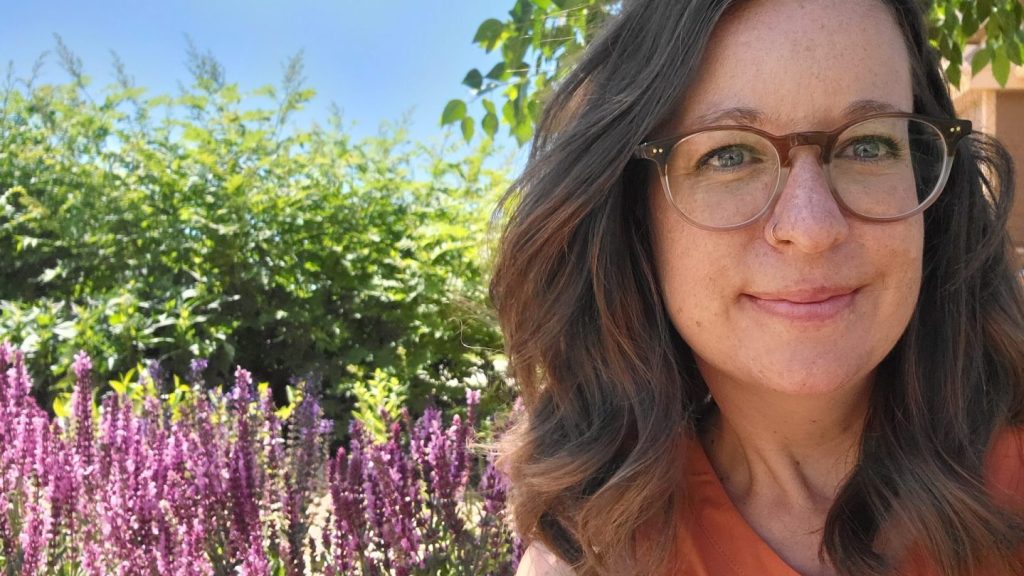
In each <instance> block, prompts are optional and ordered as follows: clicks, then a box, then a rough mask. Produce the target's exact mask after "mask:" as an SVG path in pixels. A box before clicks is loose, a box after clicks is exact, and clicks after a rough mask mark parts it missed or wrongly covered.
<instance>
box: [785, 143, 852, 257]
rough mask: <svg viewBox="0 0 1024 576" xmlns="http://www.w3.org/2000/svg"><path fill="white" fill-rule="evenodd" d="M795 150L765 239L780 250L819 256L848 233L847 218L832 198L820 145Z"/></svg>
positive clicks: (786, 168)
mask: <svg viewBox="0 0 1024 576" xmlns="http://www.w3.org/2000/svg"><path fill="white" fill-rule="evenodd" d="M800 148H801V149H800V150H796V149H794V150H792V151H791V154H790V161H789V165H788V166H785V167H783V168H782V174H781V175H780V177H781V182H780V186H782V189H781V190H780V191H779V196H778V198H777V200H776V202H775V206H774V208H773V209H772V215H771V217H770V218H768V221H767V222H766V223H765V238H766V239H767V240H768V242H769V243H770V244H773V245H775V246H776V247H777V248H784V247H792V248H795V249H797V250H800V251H802V252H806V253H819V252H824V251H826V250H828V249H829V248H831V247H833V246H835V245H836V244H838V243H840V242H842V241H843V239H844V238H846V235H847V234H848V233H849V223H848V222H847V219H846V215H845V214H843V211H842V209H840V207H839V205H838V204H837V203H836V201H835V198H833V197H832V192H831V190H830V189H829V181H828V177H827V176H826V174H825V168H824V167H823V166H822V164H821V161H820V158H819V157H820V154H821V153H820V150H819V149H818V147H817V146H801V147H800Z"/></svg>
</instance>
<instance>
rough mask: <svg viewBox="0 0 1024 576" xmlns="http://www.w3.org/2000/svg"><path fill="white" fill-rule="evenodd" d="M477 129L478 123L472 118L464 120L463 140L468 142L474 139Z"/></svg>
mask: <svg viewBox="0 0 1024 576" xmlns="http://www.w3.org/2000/svg"><path fill="white" fill-rule="evenodd" d="M475 129H476V123H475V122H474V121H473V119H472V118H469V117H466V118H463V119H462V138H463V139H465V141H466V142H469V141H470V140H472V139H473V131H474V130H475Z"/></svg>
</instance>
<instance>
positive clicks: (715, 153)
mask: <svg viewBox="0 0 1024 576" xmlns="http://www.w3.org/2000/svg"><path fill="white" fill-rule="evenodd" d="M752 160H753V158H752V155H751V154H750V152H749V151H748V150H745V149H743V148H742V147H740V146H723V147H721V148H716V149H715V150H712V151H711V152H708V153H707V154H705V155H704V156H703V157H702V158H701V159H700V162H698V166H699V167H701V168H703V167H705V166H709V167H711V168H737V167H739V166H742V165H743V164H744V163H749V162H750V161H752Z"/></svg>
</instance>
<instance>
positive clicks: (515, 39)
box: [441, 0, 1024, 145]
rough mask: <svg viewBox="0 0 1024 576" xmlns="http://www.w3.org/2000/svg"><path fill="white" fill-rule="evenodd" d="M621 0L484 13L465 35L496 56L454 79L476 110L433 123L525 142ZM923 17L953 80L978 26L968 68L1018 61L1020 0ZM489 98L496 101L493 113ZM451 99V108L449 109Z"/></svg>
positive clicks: (969, 3)
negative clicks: (484, 69) (501, 132)
mask: <svg viewBox="0 0 1024 576" xmlns="http://www.w3.org/2000/svg"><path fill="white" fill-rule="evenodd" d="M621 5H622V2H621V0H515V3H514V5H513V6H512V9H511V10H509V12H508V17H507V18H505V19H504V20H498V19H495V18H490V19H488V20H485V21H484V22H482V23H481V24H480V27H479V29H478V30H477V33H476V35H475V36H474V37H473V43H475V44H478V45H479V46H480V47H481V48H483V49H484V51H485V52H487V53H491V52H498V54H499V56H500V60H499V61H498V62H497V63H496V64H495V65H494V66H493V68H491V69H490V71H489V72H488V73H487V74H482V73H481V72H480V70H478V69H476V68H474V69H473V70H470V71H469V73H468V74H466V77H465V79H464V80H463V82H462V83H463V84H464V85H466V86H468V87H469V89H470V92H471V95H472V96H473V98H474V100H477V101H479V102H480V103H481V105H482V107H483V110H482V112H481V113H479V114H478V116H477V118H473V116H471V115H470V114H469V112H468V107H467V105H466V103H465V102H464V101H462V100H452V101H451V102H449V104H448V107H447V108H445V113H444V114H443V115H442V118H441V123H442V124H453V123H455V122H461V123H462V127H463V135H464V137H465V139H466V141H469V140H470V139H471V138H472V136H473V134H474V131H473V130H471V129H470V130H467V129H466V121H467V120H466V119H469V121H470V122H477V121H478V122H479V123H480V125H481V128H482V129H483V132H484V134H485V135H487V136H488V138H490V137H492V136H493V135H494V134H495V133H496V131H497V126H498V124H499V123H500V124H502V125H504V126H506V127H507V128H508V133H509V135H511V136H513V137H514V138H515V139H516V141H517V142H519V144H520V145H523V144H525V143H526V142H527V141H529V139H530V138H531V136H532V135H533V128H534V125H535V124H536V123H537V121H538V119H539V112H540V103H541V102H543V101H544V99H545V96H546V95H547V93H548V92H549V91H550V89H551V87H552V85H553V84H557V83H558V81H559V80H561V79H562V78H563V77H564V76H565V74H566V73H567V72H568V70H569V69H571V68H572V64H573V62H574V61H575V59H576V58H577V57H578V56H579V55H580V53H581V52H582V51H583V49H584V48H585V47H586V45H587V43H588V42H589V41H590V40H591V39H592V38H593V36H594V34H596V33H597V31H598V30H600V28H601V26H602V25H603V24H604V22H605V21H606V20H607V19H608V18H609V17H610V16H613V15H615V14H616V13H618V11H619V10H620V8H621ZM928 17H929V23H930V30H929V35H930V39H931V43H932V44H933V45H934V46H935V47H936V48H937V49H938V50H939V53H940V54H941V55H942V56H943V58H945V59H946V60H947V61H948V64H947V65H946V75H947V77H948V78H949V81H950V82H951V83H953V84H959V82H960V66H961V62H963V59H964V56H963V51H964V47H965V46H966V44H967V42H968V40H970V39H972V37H974V36H976V35H978V33H979V31H982V30H983V31H984V34H983V35H982V38H981V44H980V47H979V50H978V51H977V52H976V53H975V54H974V56H972V60H971V67H972V69H973V70H974V71H975V73H977V72H978V71H980V70H982V69H983V68H984V67H985V66H988V65H991V66H992V72H993V74H994V75H995V77H996V80H997V81H998V82H999V83H1000V84H1001V85H1005V84H1006V82H1007V79H1008V78H1009V70H1010V63H1014V64H1017V65H1021V63H1022V61H1024V4H1022V3H1021V2H1020V0H984V1H978V0H936V1H934V2H931V3H930V8H929V12H928ZM495 101H497V102H499V103H501V114H500V116H499V115H498V114H496V112H495ZM456 103H457V104H456ZM456 105H457V106H458V107H459V108H458V112H460V113H459V114H455V113H454V112H456V111H454V110H451V108H452V107H453V106H456ZM456 116H457V117H456Z"/></svg>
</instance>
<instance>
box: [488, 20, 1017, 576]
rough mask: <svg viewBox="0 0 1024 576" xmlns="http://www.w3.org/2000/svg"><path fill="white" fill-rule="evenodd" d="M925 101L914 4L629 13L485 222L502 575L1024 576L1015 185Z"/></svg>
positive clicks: (998, 162) (553, 110) (992, 148)
mask: <svg viewBox="0 0 1024 576" xmlns="http://www.w3.org/2000/svg"><path fill="white" fill-rule="evenodd" d="M940 70H941V69H940V67H939V64H938V62H937V59H936V57H935V55H934V53H933V52H932V50H931V49H930V48H929V46H928V44H927V38H926V34H925V30H924V25H923V17H922V14H921V13H920V9H919V7H918V3H917V2H916V1H915V0H885V1H882V0H815V1H813V2H812V1H807V0H750V1H745V2H728V1H726V0H686V1H683V0H647V1H644V0H638V1H635V2H628V1H627V2H626V3H625V5H624V7H623V9H622V12H621V14H619V15H618V16H617V17H616V18H615V19H614V21H613V22H612V23H611V24H610V26H609V27H608V28H607V29H606V30H605V31H604V33H603V35H602V36H600V37H599V38H598V39H596V40H595V41H594V42H593V43H592V45H591V46H590V48H589V50H588V52H587V54H586V55H585V56H584V57H583V59H582V60H581V61H580V62H579V64H578V66H577V67H576V68H575V70H574V72H573V73H572V74H571V75H570V76H569V77H568V78H567V79H566V80H565V81H564V83H563V84H562V85H561V87H560V88H559V90H558V91H557V93H556V94H554V96H553V98H552V100H551V101H550V102H549V104H548V106H547V109H546V111H545V115H544V118H543V120H542V122H541V125H540V128H539V131H538V135H537V137H536V140H535V142H534V147H533V150H532V153H531V156H530V159H529V163H528V165H527V167H526V170H525V172H524V174H523V176H522V177H521V178H520V180H519V181H518V182H517V184H516V186H515V187H514V188H513V190H512V191H511V192H510V194H509V196H508V198H507V201H506V204H505V210H507V211H508V212H509V220H508V224H507V228H506V230H505V232H504V235H503V237H502V241H501V246H500V250H499V253H498V258H497V262H496V269H495V276H494V280H493V284H492V295H493V298H494V302H495V304H496V307H497V310H498V313H499V318H500V321H501V325H502V328H503V330H504V333H505V336H506V342H507V347H508V351H509V355H510V367H511V375H512V377H513V378H514V380H515V382H516V383H517V385H518V386H519V387H520V388H521V392H522V396H523V399H524V405H525V411H524V414H523V415H522V417H521V419H520V421H519V422H518V424H517V426H516V427H515V428H514V430H513V431H512V433H510V434H509V435H508V436H507V437H506V438H505V440H504V444H503V445H502V449H503V460H502V461H503V463H504V465H505V466H506V468H507V469H508V471H509V472H510V474H511V479H512V486H513V492H512V506H513V511H514V517H515V521H516V524H517V526H518V529H519V530H520V531H521V533H522V535H523V537H524V538H525V540H526V541H527V542H528V543H530V546H529V548H528V550H527V553H526V556H525V557H524V559H523V562H522V564H521V566H520V571H519V573H520V574H533V575H542V574H563V573H564V574H569V573H576V574H632V573H638V574H683V575H695V576H701V575H712V576H718V575H740V574H747V575H756V576H761V575H769V576H771V575H776V574H786V575H794V574H803V575H819V574H842V575H844V576H853V575H857V576H861V575H874V574H890V573H893V574H895V573H899V574H911V575H925V574H928V575H931V574H936V575H937V574H944V575H966V574H972V573H974V572H972V569H974V568H979V569H982V570H986V572H979V573H985V574H999V575H1004V574H1024V548H1022V546H1024V432H1022V430H1024V429H1022V428H1021V425H1022V424H1024V305H1022V295H1021V290H1020V286H1019V284H1018V281H1017V279H1016V275H1015V271H1014V265H1013V263H1012V261H1011V260H1012V256H1011V249H1010V245H1009V243H1008V240H1007V236H1006V233H1005V231H1004V226H1005V221H1006V218H1007V213H1008V210H1009V205H1010V201H1011V198H1010V194H1011V190H1012V175H1011V166H1010V161H1009V159H1008V157H1007V156H1006V154H1005V152H1004V151H1003V149H1002V148H1001V147H999V145H998V144H997V143H995V142H993V141H992V140H990V139H986V138H984V137H982V136H980V135H974V136H968V133H969V132H970V123H969V122H964V121H957V120H955V119H954V111H953V107H952V104H951V102H950V99H949V96H948V93H947V91H946V87H945V83H944V81H943V78H942V75H941V71H940ZM570 567H571V568H570Z"/></svg>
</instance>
